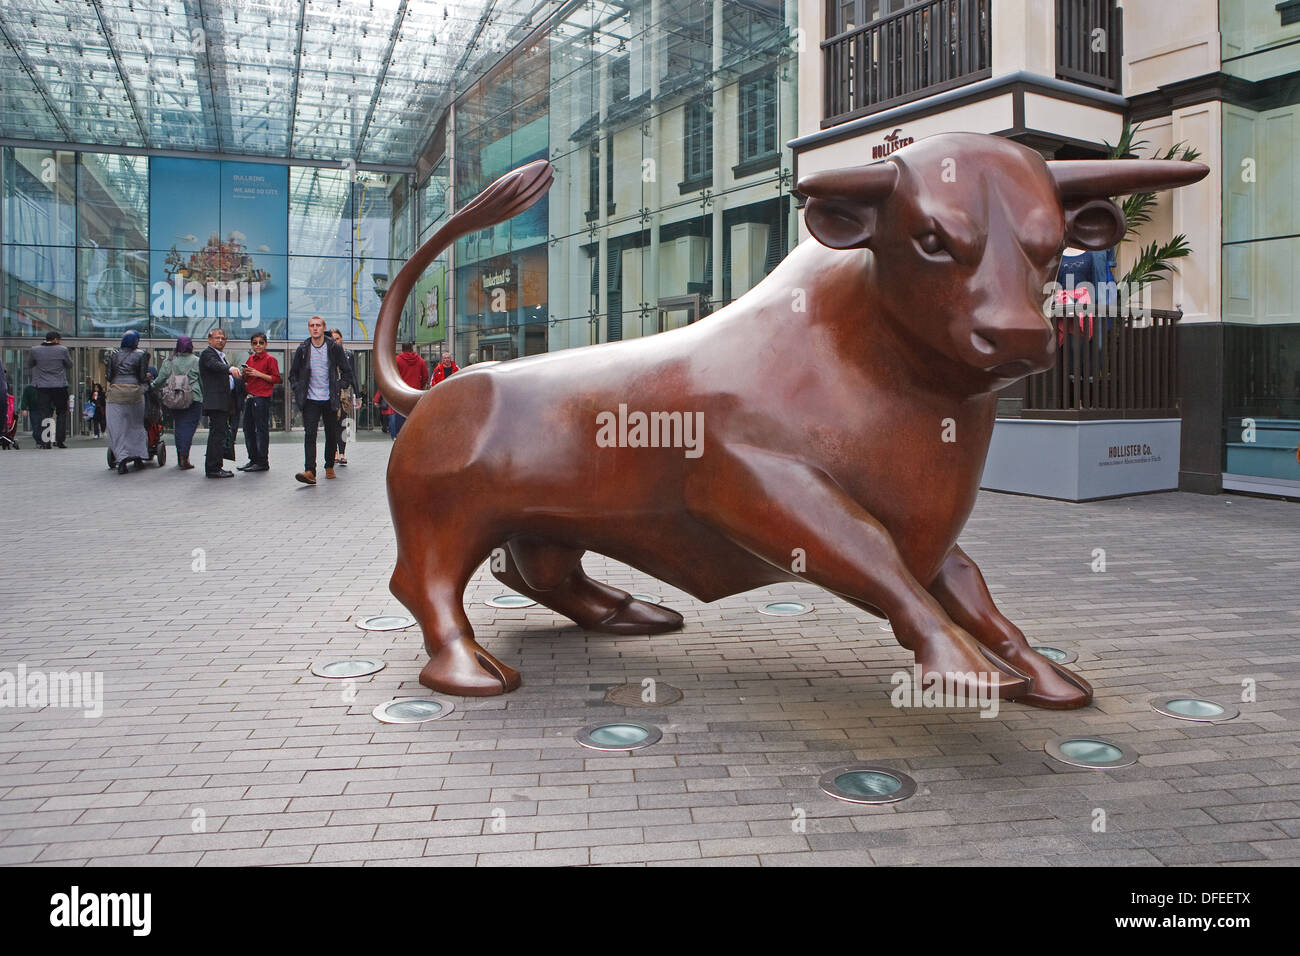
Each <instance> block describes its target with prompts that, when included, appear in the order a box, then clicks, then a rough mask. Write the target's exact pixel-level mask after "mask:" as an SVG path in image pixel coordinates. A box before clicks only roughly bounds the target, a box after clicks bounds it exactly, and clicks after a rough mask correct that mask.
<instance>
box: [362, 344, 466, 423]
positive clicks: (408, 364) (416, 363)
mask: <svg viewBox="0 0 1300 956" xmlns="http://www.w3.org/2000/svg"><path fill="white" fill-rule="evenodd" d="M459 371H460V366H459V365H457V364H456V360H455V359H454V358H452V357H451V353H450V352H444V353H443V355H442V360H441V361H440V362H439V363H438V364H437V365H435V366H434V368H433V373H432V374H430V373H429V364H428V363H427V362H425V360H424V359H423V358H422V357H421V356H420V354H419V353H418V352H416V351H415V343H414V342H403V343H402V351H401V352H399V353H398V354H397V373H398V374H399V375H400V376H401V377H402V381H403V382H405V383H406V384H407V385H409V386H411V387H412V388H419V389H424V388H428V387H429V386H430V385H437V384H438V383H439V382H441V381H443V380H444V379H446V378H448V377H449V376H451V375H454V374H455V373H456V372H459ZM374 402H375V405H376V406H378V408H379V414H380V415H381V416H382V417H383V419H384V431H386V432H388V434H389V435H391V436H392V437H393V438H397V435H398V432H400V431H401V430H402V426H403V425H405V424H406V416H405V415H402V414H400V413H399V412H397V411H396V410H395V409H394V408H393V407H392V406H390V405H389V404H388V402H386V401H384V396H383V395H381V394H379V392H375V397H374Z"/></svg>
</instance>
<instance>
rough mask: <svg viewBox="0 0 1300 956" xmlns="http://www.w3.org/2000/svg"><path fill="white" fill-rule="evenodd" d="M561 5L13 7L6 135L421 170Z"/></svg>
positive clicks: (89, 0)
mask: <svg viewBox="0 0 1300 956" xmlns="http://www.w3.org/2000/svg"><path fill="white" fill-rule="evenodd" d="M564 5H565V4H563V3H562V2H561V0H447V2H439V0H5V3H4V6H5V9H4V13H3V16H0V137H6V138H11V139H20V140H37V141H44V142H54V143H70V144H77V145H84V146H110V147H111V146H123V147H136V148H145V149H156V150H183V151H190V150H193V151H208V152H218V153H223V154H228V155H247V156H268V157H281V158H292V159H297V160H320V161H332V162H342V161H345V160H347V159H354V160H356V161H357V162H360V163H373V164H377V165H383V166H391V167H398V168H409V167H411V166H413V165H414V163H415V158H416V155H417V153H418V152H419V150H420V148H421V147H422V146H423V145H424V142H425V141H426V140H427V138H428V136H429V133H430V131H431V129H432V127H433V124H434V123H435V122H436V121H437V118H438V114H439V112H440V111H441V110H442V109H443V107H444V106H445V105H446V104H447V103H449V102H450V101H451V99H452V98H453V97H454V95H455V92H456V90H457V89H458V88H463V87H464V86H465V85H466V84H467V82H468V81H469V80H470V79H472V78H473V76H475V75H477V74H478V73H479V72H481V70H483V69H486V68H487V67H488V66H490V65H491V63H492V62H494V61H495V60H497V59H499V58H500V57H501V56H502V55H503V54H505V53H506V52H507V51H509V50H510V49H511V47H512V46H514V45H515V43H517V42H518V41H519V40H520V39H521V38H522V37H523V36H524V35H525V34H527V33H528V32H530V31H531V30H532V29H534V28H535V27H537V26H538V25H539V24H541V23H542V22H543V21H544V20H545V19H546V17H548V16H549V15H550V14H551V13H552V12H554V11H555V10H556V9H557V8H559V7H561V6H564Z"/></svg>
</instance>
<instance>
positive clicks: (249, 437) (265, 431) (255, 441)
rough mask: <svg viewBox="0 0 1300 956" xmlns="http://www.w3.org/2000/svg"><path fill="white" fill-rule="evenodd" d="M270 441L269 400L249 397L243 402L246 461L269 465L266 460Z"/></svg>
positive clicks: (253, 396)
mask: <svg viewBox="0 0 1300 956" xmlns="http://www.w3.org/2000/svg"><path fill="white" fill-rule="evenodd" d="M270 441H271V399H270V398H269V397H268V398H259V397H258V396H256V395H250V396H248V398H246V399H245V400H244V447H245V448H246V449H248V460H249V461H251V462H253V463H254V464H256V465H269V464H270V462H268V461H267V460H266V458H267V454H268V453H269V452H270V450H271V449H270Z"/></svg>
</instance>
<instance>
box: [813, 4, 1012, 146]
mask: <svg viewBox="0 0 1300 956" xmlns="http://www.w3.org/2000/svg"><path fill="white" fill-rule="evenodd" d="M991 6H992V3H991V0H929V2H924V3H917V4H914V5H912V6H908V7H906V8H904V9H903V10H900V11H898V12H897V13H893V14H890V15H889V16H885V17H881V18H880V19H878V20H873V21H871V22H870V23H868V24H865V25H863V26H860V27H858V28H856V29H854V30H850V31H848V32H846V33H842V34H840V35H839V36H836V37H832V38H831V39H829V40H826V41H825V42H823V43H822V45H821V47H822V58H823V66H824V68H825V72H824V75H825V78H826V90H825V117H826V118H825V120H823V122H822V126H823V127H826V126H833V125H835V124H836V123H842V122H844V121H845V120H849V119H853V118H854V117H857V116H862V115H865V114H867V113H872V112H876V111H877V110H882V109H887V108H889V107H891V106H897V105H898V104H900V103H906V102H907V101H909V100H914V99H919V98H920V97H922V96H929V95H931V94H933V93H938V92H940V91H942V90H946V89H951V88H952V87H955V86H960V85H962V84H964V83H969V82H972V81H974V80H978V79H983V78H984V77H987V76H988V75H989V66H990V62H991V55H992V54H991V35H992V31H991V25H990V22H989V21H990V7H991Z"/></svg>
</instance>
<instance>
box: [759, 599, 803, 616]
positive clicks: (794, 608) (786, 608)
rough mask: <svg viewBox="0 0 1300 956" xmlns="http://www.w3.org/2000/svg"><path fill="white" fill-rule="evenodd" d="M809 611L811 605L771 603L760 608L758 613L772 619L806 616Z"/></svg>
mask: <svg viewBox="0 0 1300 956" xmlns="http://www.w3.org/2000/svg"><path fill="white" fill-rule="evenodd" d="M811 610H812V605H811V604H804V603H803V602H802V601H773V602H772V603H771V604H764V605H763V606H762V607H760V608H759V609H758V613H759V614H768V615H771V616H772V617H795V616H796V615H799V614H807V613H808V612H809V611H811Z"/></svg>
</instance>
